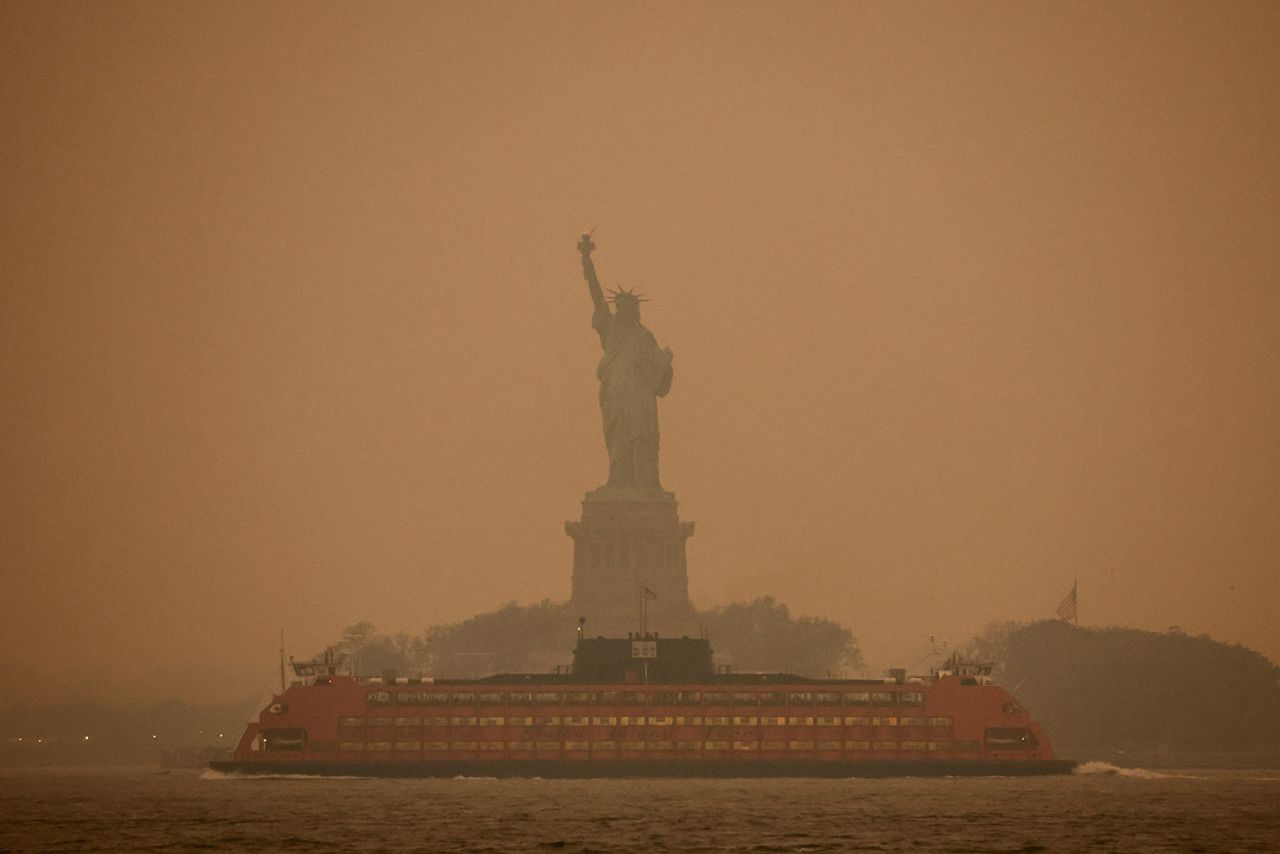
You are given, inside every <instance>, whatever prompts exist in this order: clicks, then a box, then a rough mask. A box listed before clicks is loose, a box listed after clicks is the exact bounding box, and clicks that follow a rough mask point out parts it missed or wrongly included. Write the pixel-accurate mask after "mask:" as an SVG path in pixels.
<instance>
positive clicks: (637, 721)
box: [618, 715, 644, 726]
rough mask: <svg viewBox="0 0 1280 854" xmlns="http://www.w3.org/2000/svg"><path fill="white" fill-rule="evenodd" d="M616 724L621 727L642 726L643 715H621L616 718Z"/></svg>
mask: <svg viewBox="0 0 1280 854" xmlns="http://www.w3.org/2000/svg"><path fill="white" fill-rule="evenodd" d="M618 723H619V724H621V725H622V726H644V715H634V716H630V717H628V716H627V715H623V716H622V717H620V718H618Z"/></svg>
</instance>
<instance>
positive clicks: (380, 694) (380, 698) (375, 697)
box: [365, 691, 391, 706]
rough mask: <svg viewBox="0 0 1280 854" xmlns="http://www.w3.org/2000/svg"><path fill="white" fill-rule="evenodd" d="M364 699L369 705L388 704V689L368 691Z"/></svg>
mask: <svg viewBox="0 0 1280 854" xmlns="http://www.w3.org/2000/svg"><path fill="white" fill-rule="evenodd" d="M365 699H366V700H367V701H368V703H369V705H370V706H389V705H391V692H390V691H370V692H369V693H368V694H367V695H366V696H365Z"/></svg>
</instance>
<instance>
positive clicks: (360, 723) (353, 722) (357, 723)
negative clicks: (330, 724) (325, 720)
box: [338, 718, 364, 726]
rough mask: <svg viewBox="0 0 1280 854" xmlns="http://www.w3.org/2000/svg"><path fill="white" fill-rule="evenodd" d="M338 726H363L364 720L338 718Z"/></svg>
mask: <svg viewBox="0 0 1280 854" xmlns="http://www.w3.org/2000/svg"><path fill="white" fill-rule="evenodd" d="M338 726H364V718H338Z"/></svg>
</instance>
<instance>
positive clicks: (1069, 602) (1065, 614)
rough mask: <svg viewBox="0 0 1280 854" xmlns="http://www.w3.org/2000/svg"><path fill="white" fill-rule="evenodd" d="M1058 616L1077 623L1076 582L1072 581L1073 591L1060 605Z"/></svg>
mask: <svg viewBox="0 0 1280 854" xmlns="http://www.w3.org/2000/svg"><path fill="white" fill-rule="evenodd" d="M1058 617H1059V619H1062V620H1065V621H1066V622H1068V623H1073V622H1074V623H1077V624H1079V622H1080V621H1079V620H1078V619H1076V582H1074V581H1073V582H1071V592H1070V593H1068V594H1067V595H1066V597H1065V598H1064V599H1063V600H1062V602H1061V604H1059V605H1058Z"/></svg>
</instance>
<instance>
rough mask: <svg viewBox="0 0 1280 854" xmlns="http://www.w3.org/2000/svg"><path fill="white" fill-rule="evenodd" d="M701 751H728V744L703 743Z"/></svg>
mask: <svg viewBox="0 0 1280 854" xmlns="http://www.w3.org/2000/svg"><path fill="white" fill-rule="evenodd" d="M702 749H703V750H728V749H729V742H727V741H704V742H702Z"/></svg>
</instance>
